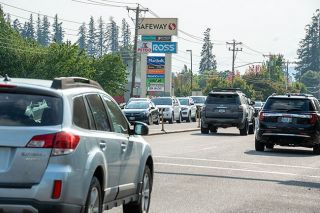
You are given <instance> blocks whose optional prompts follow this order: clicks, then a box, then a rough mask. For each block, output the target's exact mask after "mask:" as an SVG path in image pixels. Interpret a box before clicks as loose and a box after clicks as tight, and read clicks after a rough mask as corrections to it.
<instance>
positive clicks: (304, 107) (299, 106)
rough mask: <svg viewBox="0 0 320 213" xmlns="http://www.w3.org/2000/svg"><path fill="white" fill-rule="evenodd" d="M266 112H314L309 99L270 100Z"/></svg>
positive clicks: (265, 108)
mask: <svg viewBox="0 0 320 213" xmlns="http://www.w3.org/2000/svg"><path fill="white" fill-rule="evenodd" d="M264 110H271V111H314V110H315V109H314V107H313V105H312V103H311V101H310V100H309V99H292V98H270V99H269V100H268V101H267V103H266V105H265V107H264Z"/></svg>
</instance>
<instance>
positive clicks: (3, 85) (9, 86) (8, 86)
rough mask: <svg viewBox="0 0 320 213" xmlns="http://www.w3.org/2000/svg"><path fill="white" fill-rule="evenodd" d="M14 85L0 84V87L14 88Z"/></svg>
mask: <svg viewBox="0 0 320 213" xmlns="http://www.w3.org/2000/svg"><path fill="white" fill-rule="evenodd" d="M15 87H16V85H12V84H0V88H15Z"/></svg>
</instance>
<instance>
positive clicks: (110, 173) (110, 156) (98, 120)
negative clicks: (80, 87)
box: [86, 94, 121, 202]
mask: <svg viewBox="0 0 320 213" xmlns="http://www.w3.org/2000/svg"><path fill="white" fill-rule="evenodd" d="M86 100H87V103H88V107H89V108H90V114H91V115H92V118H93V121H94V127H93V128H94V130H93V132H92V133H93V136H94V137H96V140H97V142H96V144H86V145H87V147H88V149H89V151H94V150H95V149H96V148H98V149H100V150H101V152H103V153H104V156H105V159H106V164H107V171H106V174H105V175H106V177H107V178H106V179H107V184H106V187H105V193H106V194H105V197H104V202H108V201H112V200H114V199H115V198H116V195H117V193H118V190H119V187H118V186H119V175H120V167H121V146H120V145H121V144H120V143H119V141H118V139H117V137H116V135H115V134H114V133H113V132H112V126H111V124H110V122H109V118H108V114H107V111H106V108H105V106H104V103H103V101H102V99H101V97H100V96H99V95H98V94H89V95H86Z"/></svg>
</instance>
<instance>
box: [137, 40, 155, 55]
mask: <svg viewBox="0 0 320 213" xmlns="http://www.w3.org/2000/svg"><path fill="white" fill-rule="evenodd" d="M137 50H138V52H139V53H151V52H152V43H151V42H145V41H139V42H138V48H137Z"/></svg>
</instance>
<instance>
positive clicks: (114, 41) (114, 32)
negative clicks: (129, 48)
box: [106, 17, 119, 53]
mask: <svg viewBox="0 0 320 213" xmlns="http://www.w3.org/2000/svg"><path fill="white" fill-rule="evenodd" d="M106 36H107V38H108V47H109V48H108V49H110V51H111V52H112V53H117V52H119V27H118V25H117V23H116V22H115V21H114V19H113V17H111V18H110V23H109V24H108V27H107V33H106Z"/></svg>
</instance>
